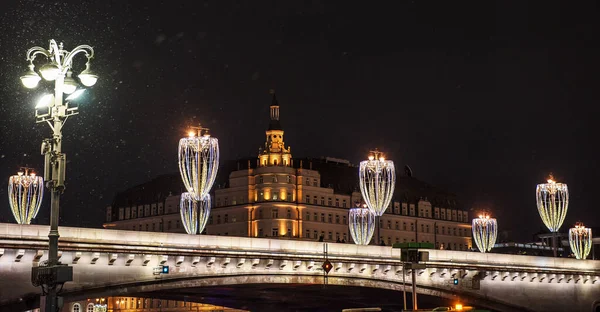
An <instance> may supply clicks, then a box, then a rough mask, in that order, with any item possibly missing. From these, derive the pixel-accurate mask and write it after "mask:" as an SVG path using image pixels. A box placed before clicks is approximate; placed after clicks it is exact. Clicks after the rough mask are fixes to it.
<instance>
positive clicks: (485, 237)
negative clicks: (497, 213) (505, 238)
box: [471, 215, 498, 252]
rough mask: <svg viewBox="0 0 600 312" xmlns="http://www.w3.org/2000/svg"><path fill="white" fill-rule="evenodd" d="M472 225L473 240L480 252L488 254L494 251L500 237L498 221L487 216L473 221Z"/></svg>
mask: <svg viewBox="0 0 600 312" xmlns="http://www.w3.org/2000/svg"><path fill="white" fill-rule="evenodd" d="M471 225H472V227H471V228H472V230H473V238H474V239H475V244H476V245H477V248H478V249H479V251H481V252H488V251H490V250H492V247H494V244H495V243H496V237H497V236H498V223H497V222H496V219H494V218H490V216H487V215H486V216H479V218H475V219H473V222H472V224H471Z"/></svg>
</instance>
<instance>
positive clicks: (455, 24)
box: [0, 0, 600, 240]
mask: <svg viewBox="0 0 600 312" xmlns="http://www.w3.org/2000/svg"><path fill="white" fill-rule="evenodd" d="M151 2H152V4H151ZM573 2H574V1H573ZM0 12H2V13H0V118H1V119H0V177H3V178H2V179H5V180H4V181H7V180H8V176H9V175H11V174H14V173H15V172H16V171H17V169H18V168H19V166H22V165H25V164H28V165H29V166H33V167H36V168H38V169H39V171H41V169H42V164H43V158H42V156H41V155H40V154H39V150H40V142H41V140H42V139H43V138H44V137H47V136H49V135H50V129H49V127H48V126H47V125H44V124H36V123H35V121H34V110H33V106H34V105H35V101H36V99H37V98H38V97H39V96H40V95H41V94H42V93H43V91H44V89H47V90H50V85H49V84H48V83H46V84H43V86H40V87H38V89H35V90H31V91H30V90H27V89H25V88H24V87H22V86H21V84H20V81H19V76H20V75H22V74H23V72H24V71H25V70H26V69H27V68H26V66H27V63H26V62H25V52H26V51H27V49H28V48H30V47H32V46H36V45H39V46H43V47H47V42H48V40H49V39H52V38H54V39H56V40H58V41H62V42H64V44H65V48H67V49H71V48H73V47H75V46H76V45H78V44H89V45H92V46H93V47H94V48H95V50H96V55H97V56H96V58H95V59H94V63H93V66H95V67H94V69H95V70H96V71H97V72H98V73H99V75H100V80H99V81H98V83H97V84H96V86H94V87H93V88H92V89H91V90H89V92H88V93H87V95H86V96H85V98H83V99H82V100H81V106H80V115H78V116H76V117H74V118H73V119H71V120H69V121H68V123H67V124H66V127H65V129H64V144H63V151H64V152H65V153H67V156H68V160H69V163H68V167H67V179H68V184H67V190H66V192H65V194H64V196H63V197H62V203H61V204H62V206H61V207H62V218H61V219H62V221H61V222H62V224H65V225H77V226H82V225H83V226H100V224H101V222H102V221H103V218H104V215H103V212H104V209H105V207H106V206H107V205H108V204H110V202H111V200H112V198H113V196H114V194H115V192H117V191H119V190H123V189H125V188H128V187H130V186H133V185H136V184H139V183H142V182H144V181H146V180H148V179H150V178H152V177H155V176H157V175H159V174H163V173H168V172H176V171H177V156H176V149H177V143H178V139H179V138H180V137H181V136H182V135H183V134H184V131H185V128H186V126H187V125H190V123H194V124H195V123H197V122H202V123H203V124H204V125H206V126H208V127H210V128H211V131H212V134H213V135H214V136H216V137H218V138H219V140H220V147H221V157H222V158H223V159H235V158H238V157H246V156H254V155H256V154H257V149H258V147H259V146H260V145H262V144H263V142H264V130H265V129H266V127H267V124H268V105H269V103H270V95H269V90H270V89H275V90H276V92H277V97H278V99H279V102H280V104H281V119H282V125H283V127H284V129H285V130H286V143H287V144H289V145H291V147H292V153H293V155H294V156H296V157H300V156H312V157H319V156H331V157H338V158H345V159H349V160H351V161H352V162H354V163H357V162H359V161H360V160H362V159H363V158H364V157H365V156H366V155H367V152H368V151H369V150H370V149H372V148H374V147H378V148H379V149H380V150H383V151H385V152H386V153H387V155H388V157H389V158H391V159H394V160H395V161H396V162H397V165H399V166H402V165H404V164H409V165H410V166H411V167H412V168H413V171H414V175H415V176H416V177H417V178H419V179H421V180H424V181H427V182H430V183H432V184H434V185H437V186H440V187H443V188H446V189H448V190H449V191H452V192H455V193H457V194H458V195H459V199H460V200H461V202H462V203H463V204H464V206H465V208H467V209H470V208H476V209H479V208H487V209H489V210H491V211H492V213H493V215H495V216H497V217H498V222H499V226H500V229H501V231H506V234H508V235H509V238H511V239H516V240H530V238H531V235H532V234H533V233H534V232H537V231H538V230H539V229H540V228H541V227H543V224H542V222H541V220H540V218H539V215H538V212H537V208H536V205H535V185H536V184H537V183H540V182H543V181H544V180H545V178H546V176H547V174H548V173H549V172H553V173H554V174H555V176H556V177H557V178H558V179H559V180H560V181H563V182H566V183H568V185H569V189H570V190H571V192H570V193H571V204H570V208H569V213H568V216H567V220H566V221H565V225H570V224H573V223H574V222H575V221H578V220H581V221H584V222H585V223H586V224H588V225H596V226H598V225H600V222H599V220H600V213H599V211H600V210H599V209H597V207H596V205H597V203H596V204H594V196H595V193H594V192H595V191H594V189H597V187H598V186H599V183H598V177H599V173H600V172H599V169H598V167H597V166H596V162H597V159H598V154H597V151H598V147H597V144H598V133H600V125H599V124H600V123H599V122H598V116H599V114H598V113H600V109H599V106H598V103H599V96H598V95H597V90H598V89H599V88H598V86H600V79H599V78H598V77H599V75H600V68H599V67H600V66H599V61H598V58H599V55H600V49H599V47H600V46H599V44H598V38H600V31H599V27H598V26H599V25H598V23H599V22H598V19H597V14H598V8H597V7H596V4H595V3H594V2H577V3H572V2H564V3H563V4H557V3H555V2H551V1H547V2H532V3H529V4H528V3H527V2H525V1H518V2H514V3H512V4H507V3H505V2H504V1H502V2H499V4H489V3H487V1H480V2H464V3H463V2H457V1H435V2H426V1H412V2H411V1H390V2H365V1H360V2H359V1H355V2H353V1H327V2H325V1H188V2H183V1H182V2H179V1H163V2H159V1H65V2H60V1H53V2H47V1H33V0H21V1H12V0H8V1H7V0H4V1H2V4H1V5H0ZM84 62H85V60H84V59H82V58H79V59H77V60H76V64H75V66H76V68H78V70H81V67H82V66H83V65H84ZM4 183H6V182H4ZM3 185H4V186H2V187H0V197H1V198H4V199H2V200H1V201H0V203H1V204H0V221H3V222H8V221H10V222H13V217H12V215H11V212H10V209H9V207H8V200H6V184H3ZM46 197H47V198H46V199H48V198H49V196H46ZM48 211H49V203H46V204H45V206H44V207H43V211H42V212H41V213H40V216H39V217H38V219H39V220H38V222H39V223H46V224H47V222H48V221H47V218H48V214H49V212H48ZM565 227H566V226H565Z"/></svg>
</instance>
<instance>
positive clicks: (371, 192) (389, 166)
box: [358, 149, 396, 244]
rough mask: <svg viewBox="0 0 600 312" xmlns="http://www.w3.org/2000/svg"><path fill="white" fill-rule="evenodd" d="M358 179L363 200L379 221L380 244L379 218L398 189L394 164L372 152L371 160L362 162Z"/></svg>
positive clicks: (378, 234)
mask: <svg viewBox="0 0 600 312" xmlns="http://www.w3.org/2000/svg"><path fill="white" fill-rule="evenodd" d="M358 177H359V182H360V192H361V193H362V197H363V200H364V201H365V203H366V204H367V207H368V208H369V210H371V212H373V214H375V216H376V219H377V220H376V223H377V243H378V244H379V243H380V233H379V232H380V228H381V224H380V221H379V218H380V217H381V216H382V215H383V214H384V213H385V210H386V209H387V208H388V206H389V205H390V202H391V200H392V196H393V195H394V188H395V187H396V169H395V167H394V162H393V161H391V160H385V158H384V157H383V155H381V154H380V152H379V151H378V150H377V149H376V150H375V151H371V154H370V155H369V160H364V161H361V162H360V167H359V171H358Z"/></svg>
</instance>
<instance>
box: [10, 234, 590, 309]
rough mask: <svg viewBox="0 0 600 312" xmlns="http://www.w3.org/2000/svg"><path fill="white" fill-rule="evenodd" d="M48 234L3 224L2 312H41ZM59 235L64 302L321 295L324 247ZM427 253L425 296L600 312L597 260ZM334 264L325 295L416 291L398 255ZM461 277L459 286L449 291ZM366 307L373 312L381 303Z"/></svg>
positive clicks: (372, 253) (420, 274)
mask: <svg viewBox="0 0 600 312" xmlns="http://www.w3.org/2000/svg"><path fill="white" fill-rule="evenodd" d="M48 230H49V227H48V226H41V225H17V224H0V276H1V278H0V311H24V310H28V309H31V308H33V307H35V306H36V305H39V297H38V294H39V293H40V289H39V288H36V287H33V286H32V285H31V268H32V266H37V265H39V264H40V263H43V261H44V260H45V259H46V258H47V244H48V237H47V235H48ZM60 234H61V238H60V245H59V251H60V253H59V256H60V261H61V262H62V263H65V264H69V265H71V266H73V270H74V273H73V274H74V281H73V282H69V283H66V284H65V285H64V289H63V296H64V298H65V302H69V301H75V300H83V299H86V298H95V297H108V296H124V297H133V296H141V297H153V298H170V299H180V300H181V299H182V298H181V297H180V296H181V294H186V296H190V298H192V297H193V294H196V295H197V297H196V298H202V299H203V300H205V302H207V303H211V300H219V302H220V303H224V302H225V301H227V302H225V303H228V304H231V305H230V306H233V307H235V303H236V302H244V300H243V298H241V297H240V298H237V297H236V296H238V295H239V296H242V295H244V294H245V295H246V296H250V297H252V296H254V298H256V297H257V296H258V294H259V293H260V292H261V291H262V292H264V291H265V287H266V286H269V287H270V288H269V289H270V291H271V292H272V294H276V293H277V292H278V291H281V292H282V293H284V292H286V291H287V294H290V293H296V294H299V293H301V292H303V291H304V290H306V291H307V292H309V293H310V292H311V291H312V292H313V293H314V294H317V293H319V291H320V289H322V287H323V286H322V285H323V284H324V282H325V279H324V272H323V270H322V268H321V264H322V263H323V262H324V259H325V257H324V252H323V250H324V244H323V243H320V242H311V241H298V240H280V239H264V238H245V237H231V236H209V235H187V234H175V233H154V232H138V231H120V230H105V229H91V228H74V227H61V228H60ZM429 253H430V259H429V261H428V262H427V263H426V268H425V269H419V270H417V272H416V273H417V275H416V276H417V277H416V283H417V293H419V294H426V295H431V296H436V297H442V298H452V299H458V298H460V300H461V301H462V302H468V303H469V304H471V305H476V306H480V307H486V308H490V309H494V310H497V311H600V287H599V285H600V282H599V278H600V261H592V260H575V259H567V258H551V257H534V256H521V255H505V254H493V253H491V254H482V253H478V252H462V251H447V250H430V251H429ZM328 259H329V261H330V262H331V263H332V264H333V269H332V270H331V272H330V273H329V274H328V278H327V286H326V287H331V289H332V290H335V289H338V290H339V289H341V290H342V292H341V294H343V290H344V289H346V290H348V293H349V294H358V293H362V292H364V293H369V292H371V293H372V292H373V290H377V291H379V292H380V294H394V295H395V296H396V298H398V302H401V301H402V296H401V291H402V286H403V280H405V281H406V283H407V285H410V284H411V279H410V277H411V275H410V274H409V271H407V272H406V275H405V276H403V274H402V264H401V262H400V250H399V249H393V248H391V247H382V246H357V245H353V244H333V243H329V244H328ZM160 265H168V266H169V267H170V272H169V274H161V275H155V270H156V268H157V267H159V266H160ZM455 278H457V279H459V284H458V285H454V284H453V283H452V281H453V280H454V279H455ZM319 285H321V286H319ZM252 289H257V291H258V293H257V292H254V293H252ZM356 289H362V290H363V291H362V292H360V291H359V292H357V291H356ZM409 290H410V287H407V291H409ZM286 296H287V295H286ZM274 297H277V296H276V295H273V296H271V298H269V300H271V301H269V302H268V300H267V299H265V300H266V301H265V303H264V304H266V303H268V304H269V307H273V304H277V300H278V299H277V298H274ZM283 297H285V296H281V298H283ZM408 297H410V295H409V296H408ZM261 298H262V296H261ZM342 299H344V298H342ZM346 300H349V298H347V299H346ZM361 300H371V302H369V305H371V306H376V305H377V300H378V296H377V295H374V296H368V297H364V298H361ZM250 301H258V300H250ZM261 301H262V300H261ZM247 302H248V300H246V302H245V303H244V304H247ZM279 303H280V304H282V307H283V306H285V304H288V305H289V304H290V302H289V301H288V302H279ZM253 304H254V305H253V306H245V307H239V308H247V309H250V310H264V309H263V308H264V307H262V308H261V306H260V305H261V302H254V303H253ZM319 304H321V305H327V302H319ZM282 310H285V309H282Z"/></svg>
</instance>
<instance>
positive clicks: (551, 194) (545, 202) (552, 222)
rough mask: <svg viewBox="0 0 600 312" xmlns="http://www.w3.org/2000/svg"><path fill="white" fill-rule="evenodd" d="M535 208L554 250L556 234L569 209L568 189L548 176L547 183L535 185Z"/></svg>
mask: <svg viewBox="0 0 600 312" xmlns="http://www.w3.org/2000/svg"><path fill="white" fill-rule="evenodd" d="M535 195H536V201H537V208H538V211H539V213H540V217H541V218H542V221H543V222H544V225H546V227H547V228H548V229H549V230H550V232H552V249H553V251H554V256H555V257H556V256H557V250H556V232H558V230H560V226H561V225H562V224H563V222H564V221H565V217H566V216H567V209H568V208H569V188H568V187H567V185H566V184H564V183H556V181H554V177H552V175H550V177H549V178H548V183H542V184H538V185H537V189H536V192H535Z"/></svg>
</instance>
